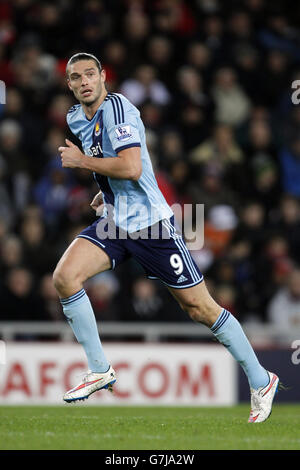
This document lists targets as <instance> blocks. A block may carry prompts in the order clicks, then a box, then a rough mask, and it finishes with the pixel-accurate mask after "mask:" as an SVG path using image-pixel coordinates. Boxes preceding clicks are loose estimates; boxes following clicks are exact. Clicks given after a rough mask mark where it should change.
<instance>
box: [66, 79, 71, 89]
mask: <svg viewBox="0 0 300 470" xmlns="http://www.w3.org/2000/svg"><path fill="white" fill-rule="evenodd" d="M67 84H68V87H69V89H70V90H71V91H72V87H71V83H70V79H69V78H67Z"/></svg>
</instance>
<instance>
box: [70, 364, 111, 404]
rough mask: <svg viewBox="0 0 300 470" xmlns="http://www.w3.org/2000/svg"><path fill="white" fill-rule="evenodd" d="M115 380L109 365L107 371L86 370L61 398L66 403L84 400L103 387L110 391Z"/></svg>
mask: <svg viewBox="0 0 300 470" xmlns="http://www.w3.org/2000/svg"><path fill="white" fill-rule="evenodd" d="M115 381H116V373H115V371H114V370H113V368H112V367H111V366H110V367H109V369H108V371H107V372H104V373H98V372H91V371H88V372H87V374H86V375H85V376H84V377H83V379H82V381H81V382H80V383H79V384H78V385H77V386H76V387H74V388H72V389H71V390H69V391H68V392H66V393H65V395H64V396H63V400H64V401H66V402H67V403H71V402H75V401H77V400H85V399H86V398H88V397H89V396H90V395H91V394H92V393H94V392H97V390H101V389H103V388H104V389H107V390H109V391H110V392H112V391H113V384H114V383H115Z"/></svg>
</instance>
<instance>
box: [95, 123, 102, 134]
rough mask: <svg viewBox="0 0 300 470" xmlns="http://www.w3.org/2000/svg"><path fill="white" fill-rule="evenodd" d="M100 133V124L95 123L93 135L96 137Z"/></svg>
mask: <svg viewBox="0 0 300 470" xmlns="http://www.w3.org/2000/svg"><path fill="white" fill-rule="evenodd" d="M100 133H101V128H100V124H99V122H96V125H95V135H96V136H98V135H100Z"/></svg>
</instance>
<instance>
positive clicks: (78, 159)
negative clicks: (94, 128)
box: [58, 139, 84, 168]
mask: <svg viewBox="0 0 300 470" xmlns="http://www.w3.org/2000/svg"><path fill="white" fill-rule="evenodd" d="M66 144H67V147H59V148H58V151H59V152H60V156H61V164H62V167H63V168H82V160H83V158H84V155H83V153H82V152H81V150H80V149H79V147H77V145H75V144H73V142H71V141H70V140H69V139H66Z"/></svg>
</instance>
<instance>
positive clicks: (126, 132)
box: [115, 126, 132, 142]
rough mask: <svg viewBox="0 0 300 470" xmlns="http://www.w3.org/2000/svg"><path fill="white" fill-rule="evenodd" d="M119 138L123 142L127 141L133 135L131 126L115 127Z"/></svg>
mask: <svg viewBox="0 0 300 470" xmlns="http://www.w3.org/2000/svg"><path fill="white" fill-rule="evenodd" d="M115 132H116V134H117V139H118V140H119V141H121V142H126V140H129V139H130V138H131V137H132V134H131V129H130V126H119V127H117V128H116V129H115Z"/></svg>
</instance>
